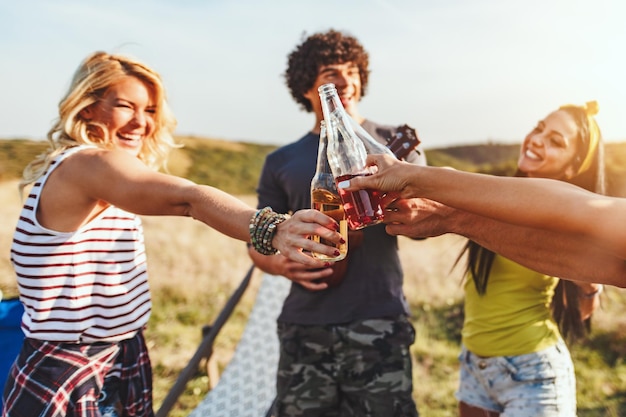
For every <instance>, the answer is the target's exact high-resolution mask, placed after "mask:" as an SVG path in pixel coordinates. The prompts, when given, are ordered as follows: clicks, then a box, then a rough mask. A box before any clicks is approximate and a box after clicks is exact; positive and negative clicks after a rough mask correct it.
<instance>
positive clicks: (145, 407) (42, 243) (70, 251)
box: [3, 52, 341, 417]
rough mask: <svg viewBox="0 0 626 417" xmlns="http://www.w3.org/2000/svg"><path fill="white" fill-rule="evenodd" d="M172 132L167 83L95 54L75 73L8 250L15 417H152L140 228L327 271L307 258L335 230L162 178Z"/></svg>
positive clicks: (29, 172)
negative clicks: (13, 277) (152, 222)
mask: <svg viewBox="0 0 626 417" xmlns="http://www.w3.org/2000/svg"><path fill="white" fill-rule="evenodd" d="M175 125H176V122H175V119H174V117H173V116H172V114H171V113H170V110H169V109H168V106H167V103H166V96H165V91H164V88H163V85H162V83H161V79H160V77H159V75H158V73H156V72H155V71H154V70H153V69H151V68H149V67H148V66H146V65H144V64H142V63H140V62H138V61H136V60H134V59H131V58H128V57H124V56H120V55H111V54H108V53H104V52H96V53H94V54H92V55H90V56H88V57H87V58H86V59H85V60H84V61H83V62H82V63H81V65H80V66H79V68H78V70H77V71H76V73H75V75H74V77H73V79H72V82H71V85H70V88H69V91H68V93H67V95H66V96H65V97H64V98H63V99H62V100H61V102H60V104H59V117H58V120H57V122H56V124H55V125H54V127H53V128H52V129H51V131H50V132H49V134H48V139H49V141H50V144H51V147H50V150H49V151H48V152H47V153H45V154H44V155H42V156H41V157H39V158H37V159H36V160H35V161H33V162H32V163H31V164H30V165H29V166H28V167H27V169H26V170H25V172H24V178H23V181H22V183H21V186H22V187H25V186H26V185H28V184H32V189H31V190H30V191H29V193H28V196H27V199H26V201H25V204H24V207H23V210H22V213H21V215H20V218H19V221H18V224H17V227H16V230H15V234H14V237H13V245H12V248H11V260H12V262H13V265H14V268H15V271H16V274H17V282H18V287H19V291H20V300H21V301H22V303H23V305H24V309H25V313H24V316H23V319H22V329H23V331H24V333H25V335H26V340H25V342H24V345H23V347H22V350H21V352H20V355H19V356H18V358H17V359H16V362H15V363H14V365H13V367H12V369H11V373H10V377H9V378H8V382H7V384H6V386H5V389H4V395H3V401H4V413H3V415H4V416H6V417H8V416H62V415H63V416H64V415H67V416H100V415H107V416H110V415H113V416H115V415H133V416H152V415H153V414H154V413H153V410H152V374H151V369H150V361H149V357H148V351H147V348H146V344H145V341H144V338H143V328H144V326H145V325H146V323H147V321H148V317H149V315H150V309H151V300H150V293H149V289H148V280H147V267H146V254H145V248H144V240H143V239H144V238H143V234H142V226H141V222H140V219H139V217H138V216H137V215H175V216H187V217H192V218H194V219H196V220H199V221H201V222H203V223H205V224H206V225H207V226H209V227H212V228H214V229H216V230H218V231H220V232H221V233H224V234H225V235H228V236H230V237H233V238H235V239H239V240H243V241H251V242H252V246H253V247H254V248H255V249H257V250H259V251H261V252H262V253H266V254H272V253H276V252H277V250H280V252H281V253H282V254H283V255H286V256H288V257H290V258H292V259H294V260H296V261H299V262H303V263H305V264H307V265H310V266H312V267H327V266H328V265H327V264H325V263H324V262H321V261H318V260H315V259H313V258H311V257H309V256H307V255H305V254H304V253H303V251H302V250H301V249H302V248H304V249H306V250H310V251H316V252H324V253H327V254H329V255H332V253H334V251H335V249H334V248H330V247H328V246H324V245H320V244H316V243H314V242H313V241H312V240H309V239H307V236H309V235H311V234H319V235H320V236H322V237H324V238H325V239H330V240H331V241H334V242H339V241H340V240H341V236H340V235H339V234H338V233H336V232H335V228H336V225H335V223H334V221H333V220H332V219H330V218H328V217H326V216H324V215H322V214H321V213H319V212H315V211H312V210H307V211H303V212H301V213H297V214H296V215H294V216H293V217H292V218H287V217H286V216H282V215H279V214H276V213H274V212H273V211H272V210H271V209H269V208H266V209H263V210H258V211H257V210H255V209H253V208H251V207H249V206H247V205H245V204H243V203H242V202H241V201H240V200H238V199H236V198H234V197H232V196H230V195H229V194H226V193H224V192H221V191H220V190H218V189H215V188H213V187H209V186H203V185H197V184H194V183H193V182H190V181H188V180H185V179H182V178H178V177H174V176H171V175H167V174H163V173H159V172H158V171H157V168H158V167H160V166H162V164H163V163H164V162H165V160H166V156H167V152H168V150H169V149H171V148H172V147H174V146H175V144H174V141H173V139H172V132H173V130H174V127H175Z"/></svg>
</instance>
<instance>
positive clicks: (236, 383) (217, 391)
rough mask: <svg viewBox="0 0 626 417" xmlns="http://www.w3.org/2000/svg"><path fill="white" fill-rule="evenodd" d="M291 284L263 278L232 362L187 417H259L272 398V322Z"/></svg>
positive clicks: (276, 348)
mask: <svg viewBox="0 0 626 417" xmlns="http://www.w3.org/2000/svg"><path fill="white" fill-rule="evenodd" d="M290 285H291V281H289V280H288V279H286V278H285V277H281V276H273V275H267V274H264V275H263V277H262V281H261V285H260V286H259V290H258V292H257V296H256V300H255V303H254V306H253V307H252V311H251V312H250V317H248V322H247V323H246V327H245V329H244V331H243V334H242V336H241V339H240V341H239V343H238V344H237V348H236V349H235V354H234V355H233V358H232V359H231V361H230V362H229V363H228V366H227V367H226V369H224V372H223V373H222V375H221V377H220V380H219V382H218V383H217V386H216V387H215V388H214V389H212V390H211V391H209V393H208V394H207V395H206V396H205V397H204V399H203V400H202V402H201V403H200V404H199V405H198V407H197V408H195V409H194V410H193V411H192V412H191V414H189V417H263V416H265V415H266V413H267V410H268V409H269V407H270V406H271V404H272V401H273V400H274V397H275V395H276V370H277V368H278V355H279V346H278V336H277V335H276V319H277V318H278V314H279V313H280V310H281V308H282V305H283V301H284V300H285V297H286V296H287V293H288V292H289V288H290Z"/></svg>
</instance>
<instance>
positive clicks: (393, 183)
mask: <svg viewBox="0 0 626 417" xmlns="http://www.w3.org/2000/svg"><path fill="white" fill-rule="evenodd" d="M367 165H368V166H375V167H376V172H375V173H374V174H372V175H366V176H358V177H354V178H352V179H350V180H349V181H342V182H340V183H339V184H338V187H339V188H343V189H345V190H347V191H356V190H361V189H365V188H369V189H373V190H378V191H384V192H388V193H389V194H390V195H391V196H392V197H393V198H394V199H395V198H397V197H398V196H400V197H410V196H408V195H407V196H404V195H403V194H404V193H405V192H406V190H407V186H408V181H407V178H408V177H407V169H409V167H415V165H413V164H409V163H408V162H404V161H399V160H398V159H396V158H393V157H391V156H389V155H368V157H367Z"/></svg>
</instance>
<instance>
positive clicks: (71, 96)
mask: <svg viewBox="0 0 626 417" xmlns="http://www.w3.org/2000/svg"><path fill="white" fill-rule="evenodd" d="M127 76H133V77H136V78H138V79H139V80H141V81H142V82H143V83H145V84H146V86H147V87H148V89H149V90H150V92H151V93H152V97H153V98H154V100H155V106H156V108H155V113H154V127H155V128H154V131H153V132H152V134H151V135H150V136H149V137H147V138H145V139H144V140H143V144H142V147H141V151H140V152H139V155H138V158H139V159H140V160H141V161H143V162H144V163H145V164H146V165H147V166H149V167H150V168H153V169H155V170H157V169H159V168H164V169H166V168H167V167H166V163H167V157H168V154H169V152H170V150H171V149H172V148H176V147H179V146H180V145H178V144H176V143H175V141H174V137H173V132H174V129H175V128H176V119H175V118H174V115H173V114H172V112H171V110H170V108H169V106H168V104H167V99H166V93H165V88H164V87H163V83H162V81H161V77H160V75H159V74H158V73H157V72H156V71H154V70H153V69H151V68H150V67H148V66H147V65H145V64H142V63H141V62H139V61H137V60H135V59H132V58H130V57H127V56H122V55H113V54H108V53H106V52H101V51H98V52H94V53H92V54H91V55H89V56H88V57H87V58H86V59H85V60H84V61H83V62H82V63H81V64H80V66H79V67H78V69H77V70H76V72H75V73H74V76H73V77H72V82H71V84H70V87H69V90H68V92H67V94H66V95H65V96H64V97H63V98H62V99H61V101H60V102H59V116H58V118H57V119H56V121H55V123H54V125H53V127H52V128H51V129H50V131H49V132H48V135H47V139H48V141H49V142H50V147H49V148H48V150H47V151H46V152H44V153H42V154H41V155H39V156H38V157H36V158H35V159H34V160H33V161H32V162H31V163H30V164H29V165H28V166H27V167H26V168H25V169H24V172H23V175H22V180H21V181H20V184H19V188H20V191H22V190H23V189H24V187H26V186H27V185H28V184H30V183H32V182H34V181H35V180H36V179H37V178H39V177H40V176H41V175H42V174H43V173H44V172H45V171H46V169H48V167H49V166H50V163H51V161H52V160H53V159H54V158H55V157H56V156H57V155H59V154H60V153H61V152H63V151H65V150H66V149H68V148H71V147H74V146H78V145H93V146H97V147H99V148H110V147H111V146H112V141H111V138H109V137H108V136H109V134H108V130H107V129H106V128H105V126H104V125H102V124H100V123H98V122H97V121H90V120H87V119H85V118H84V117H82V116H81V111H82V110H84V109H85V108H87V107H89V106H91V105H92V104H94V103H95V102H96V101H98V100H99V99H100V98H101V97H102V96H103V95H104V93H105V92H106V91H107V89H108V88H109V87H111V86H112V85H114V84H115V83H117V82H118V81H120V80H121V79H122V78H124V77H127Z"/></svg>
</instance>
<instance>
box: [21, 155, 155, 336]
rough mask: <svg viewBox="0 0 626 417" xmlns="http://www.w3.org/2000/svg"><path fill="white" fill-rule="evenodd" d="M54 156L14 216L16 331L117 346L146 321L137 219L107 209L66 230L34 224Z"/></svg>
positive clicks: (145, 279)
mask: <svg viewBox="0 0 626 417" xmlns="http://www.w3.org/2000/svg"><path fill="white" fill-rule="evenodd" d="M83 149H86V147H75V148H71V149H69V150H67V151H65V152H64V153H62V154H61V155H59V156H58V157H57V158H56V159H55V160H54V161H53V163H52V164H51V165H50V167H49V168H48V169H47V171H46V172H45V173H44V174H43V175H42V177H41V178H39V179H38V180H37V181H36V182H35V183H34V184H33V187H32V189H31V191H30V192H29V195H28V197H27V199H26V201H25V203H24V207H23V208H22V212H21V214H20V217H19V220H18V223H17V227H16V230H15V234H14V235H13V244H12V246H11V262H12V263H13V267H14V269H15V272H16V274H17V283H18V288H19V292H20V300H21V302H22V304H23V305H24V315H23V317H22V330H23V331H24V333H25V335H26V336H27V337H30V338H34V339H40V340H48V341H57V342H69V343H93V342H117V341H120V340H124V339H129V338H131V337H133V336H134V335H135V334H136V332H137V331H138V330H139V329H141V328H142V327H143V326H144V325H145V324H146V323H147V322H148V318H149V317H150V309H151V306H152V304H151V299H150V291H149V288H148V274H147V266H146V251H145V247H144V239H143V228H142V225H141V219H140V218H139V217H138V216H136V215H135V214H132V213H129V212H126V211H124V210H121V209H119V208H117V207H114V206H109V207H107V208H106V209H105V210H104V211H103V212H102V213H100V214H99V215H98V216H97V217H96V218H94V219H93V220H91V221H90V222H89V223H88V224H86V225H84V226H82V227H81V228H80V229H78V230H76V231H73V232H57V231H54V230H50V229H47V228H45V227H43V226H41V225H40V224H39V222H38V221H37V217H36V213H37V206H38V204H39V198H40V195H41V190H42V189H43V187H44V185H45V183H46V180H47V179H48V177H49V175H50V173H51V172H52V171H53V170H54V169H55V168H56V167H57V166H59V164H60V163H61V161H63V160H64V159H65V158H67V157H68V156H70V155H72V154H74V153H75V152H79V151H80V150H83Z"/></svg>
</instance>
